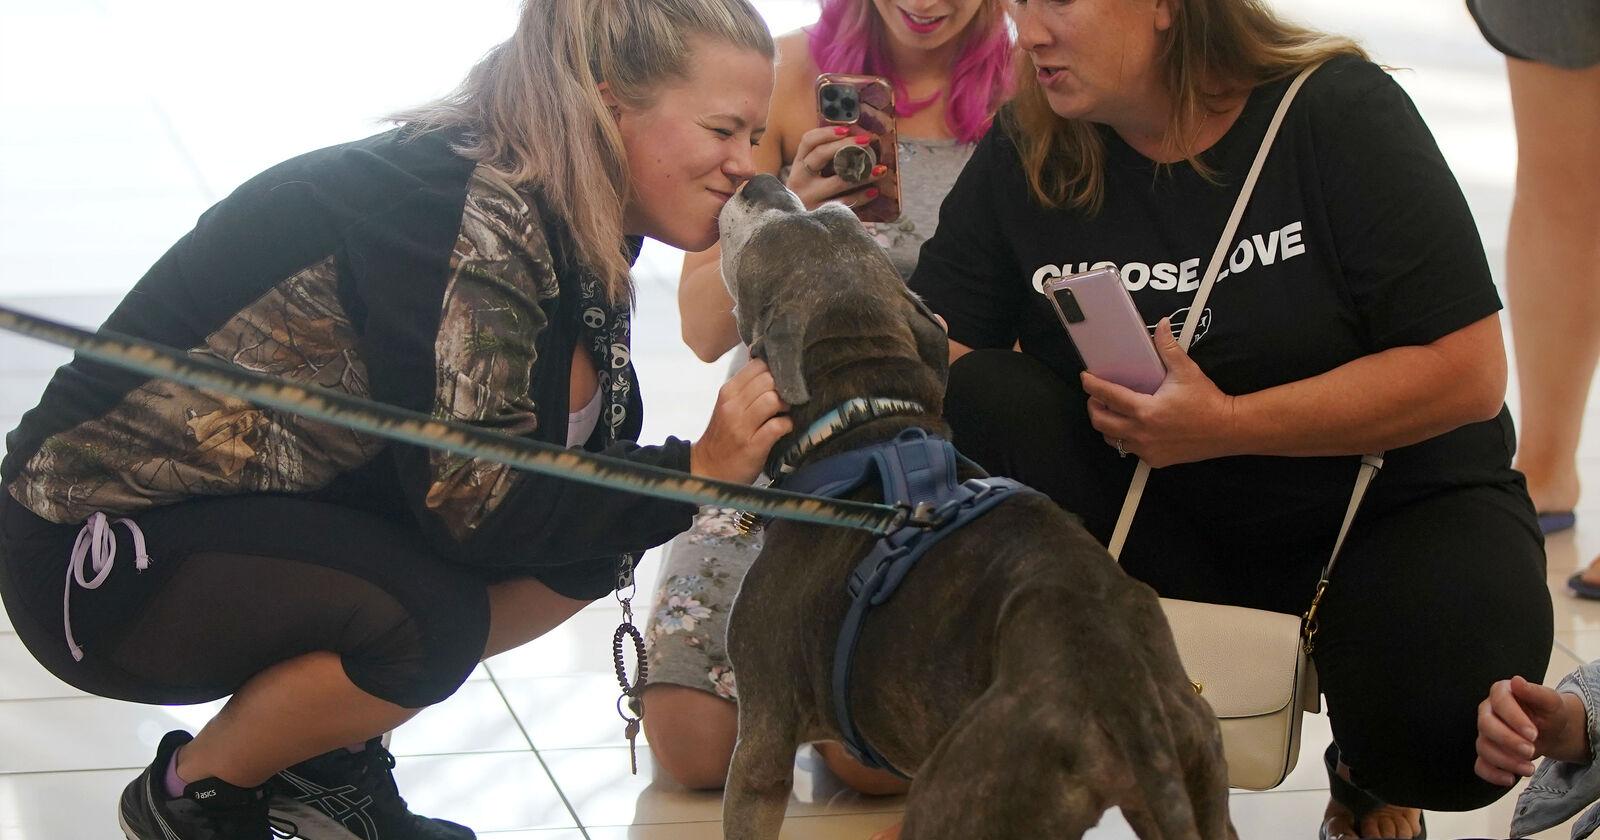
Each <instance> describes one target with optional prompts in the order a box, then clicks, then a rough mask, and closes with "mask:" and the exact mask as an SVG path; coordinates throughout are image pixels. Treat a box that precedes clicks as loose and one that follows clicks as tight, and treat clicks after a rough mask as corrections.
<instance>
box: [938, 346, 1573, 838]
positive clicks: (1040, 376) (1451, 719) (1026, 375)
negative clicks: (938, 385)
mask: <svg viewBox="0 0 1600 840" xmlns="http://www.w3.org/2000/svg"><path fill="white" fill-rule="evenodd" d="M945 405H946V409H945V413H946V415H947V419H948V420H949V422H950V425H951V428H952V430H953V433H954V437H955V443H956V445H957V446H958V447H959V448H960V449H961V451H962V452H963V453H964V454H966V455H967V456H968V457H970V458H972V459H973V460H975V461H977V462H978V463H980V464H982V465H983V466H984V467H985V468H987V469H989V470H990V471H991V472H994V473H996V474H999V475H1008V476H1012V477H1014V478H1016V479H1018V480H1020V481H1023V482H1025V483H1027V484H1029V485H1031V486H1033V487H1034V488H1036V489H1038V490H1040V491H1042V492H1044V493H1047V494H1049V495H1050V497H1051V498H1053V499H1055V501H1056V502H1057V503H1058V504H1060V505H1061V506H1062V507H1064V508H1066V509H1067V510H1070V511H1072V512H1074V513H1077V514H1078V515H1079V516H1081V517H1082V518H1083V520H1084V524H1085V525H1086V526H1087V527H1088V528H1089V530H1090V532H1091V533H1093V534H1094V535H1095V536H1096V537H1097V538H1098V539H1100V540H1101V541H1102V542H1105V541H1107V540H1108V539H1109V537H1110V534H1111V529H1112V527H1113V525H1114V524H1115V522H1116V517H1117V514H1118V512H1119V511H1120V509H1121V506H1122V500H1123V497H1124V495H1126V493H1127V489H1128V483H1129V480H1130V478H1131V477H1132V473H1133V468H1134V466H1135V459H1133V458H1127V459H1122V458H1119V457H1117V453H1116V450H1114V449H1112V448H1111V447H1110V446H1107V445H1106V443H1105V441H1104V439H1103V438H1102V436H1101V435H1100V434H1099V433H1098V432H1096V431H1094V429H1093V428H1092V427H1091V426H1090V425H1089V422H1088V415H1087V409H1086V407H1085V405H1084V403H1083V400H1082V397H1081V396H1079V395H1078V394H1077V393H1076V392H1074V391H1070V390H1069V389H1068V387H1067V385H1066V383H1064V382H1062V381H1061V380H1060V378H1059V377H1057V376H1056V375H1055V374H1054V373H1053V372H1051V371H1050V370H1049V369H1048V368H1046V367H1045V366H1044V365H1043V364H1041V363H1039V362H1038V361H1036V360H1034V359H1033V358H1032V357H1029V356H1026V355H1024V354H1021V353H1012V352H1002V351H976V352H973V353H971V354H969V355H967V356H964V357H963V358H962V359H961V360H960V361H958V362H957V363H956V364H955V365H954V366H953V367H952V368H951V371H950V388H949V392H948V394H947V396H946V400H945ZM1352 474H1353V470H1352ZM1380 481H1381V477H1380ZM1159 485H1160V483H1159V482H1158V481H1155V480H1153V481H1152V482H1151V489H1150V490H1149V491H1147V493H1146V495H1145V498H1144V500H1143V502H1142V504H1141V506H1140V509H1139V514H1138V517H1137V518H1136V519H1135V521H1134V525H1133V528H1132V530H1131V531H1130V533H1129V537H1128V542H1127V544H1126V546H1125V547H1124V550H1123V554H1122V563H1123V567H1124V568H1125V569H1126V570H1127V571H1128V572H1129V574H1131V575H1133V576H1134V577H1136V578H1138V579H1140V580H1142V581H1144V582H1146V583H1148V584H1150V586H1151V587H1153V588H1154V589H1155V590H1156V591H1157V592H1159V593H1160V594H1161V595H1163V596H1166V597H1171V598H1181V599H1185V600H1194V601H1204V602H1208V603H1225V604H1236V605H1240V606H1248V607H1253V608H1257V609H1267V610H1273V611H1276V612H1284V613H1292V614H1300V613H1303V612H1305V610H1306V608H1307V606H1309V604H1310V601H1311V596H1312V593H1313V591H1314V590H1315V588H1316V582H1317V579H1318V575H1319V573H1320V570H1321V567H1322V565H1323V564H1324V563H1325V562H1326V561H1327V556H1328V553H1329V552H1330V551H1331V549H1332V547H1333V545H1332V538H1333V535H1332V534H1331V533H1328V532H1327V529H1326V528H1325V527H1322V525H1323V523H1320V522H1319V523H1317V524H1316V525H1314V526H1313V525H1308V524H1305V523H1296V522H1294V521H1292V520H1289V521H1282V522H1278V523H1275V524H1274V526H1273V527H1271V528H1268V529H1254V530H1253V532H1252V533H1251V535H1250V537H1249V539H1248V544H1247V545H1244V544H1243V540H1242V539H1234V538H1230V539H1228V540H1225V541H1222V542H1223V543H1224V544H1219V541H1218V540H1216V539H1214V537H1215V534H1214V533H1209V532H1208V529H1207V527H1206V525H1205V523H1194V522H1192V521H1190V520H1189V519H1188V518H1187V517H1186V516H1185V515H1184V509H1183V507H1184V500H1183V499H1182V498H1174V497H1172V496H1171V495H1170V494H1166V495H1164V494H1163V492H1162V489H1161V487H1160V486H1159ZM1345 501H1347V498H1346V499H1343V500H1340V501H1339V502H1338V508H1339V510H1340V511H1341V512H1342V510H1343V507H1344V502H1345ZM1335 527H1336V525H1335ZM1308 533H1310V534H1314V536H1315V539H1307V538H1306V535H1307V534H1308ZM1544 568H1545V557H1544V545H1543V540H1542V538H1541V537H1540V535H1539V531H1538V526H1537V523H1536V520H1535V518H1534V513H1533V506H1532V504H1531V503H1530V502H1529V501H1528V499H1527V493H1526V490H1525V489H1524V488H1523V487H1522V485H1521V484H1520V483H1516V482H1508V484H1507V485H1506V486H1475V487H1463V488H1459V489H1449V490H1444V491H1439V492H1433V493H1428V494H1417V495H1416V496H1414V497H1412V498H1407V499H1405V500H1403V501H1401V502H1396V501H1394V500H1392V499H1390V500H1381V499H1380V500H1379V501H1378V502H1377V503H1376V504H1374V503H1373V502H1372V498H1371V497H1370V496H1369V502H1368V503H1365V504H1364V505H1363V508H1362V512H1361V514H1360V515H1359V516H1358V517H1357V520H1356V522H1355V524H1354V526H1353V527H1352V529H1351V533H1350V537H1349V540H1348V542H1347V543H1346V545H1345V549H1344V551H1343V552H1342V553H1341V554H1340V558H1339V564H1338V566H1337V567H1336V570H1335V572H1334V576H1333V579H1332V582H1331V584H1330V586H1329V589H1328V593H1327V595H1326V597H1325V598H1324V600H1323V606H1322V609H1321V612H1320V616H1319V617H1320V632H1319V634H1318V636H1317V647H1316V651H1315V654H1314V658H1315V660H1316V666H1317V675H1318V678H1319V681H1320V684H1321V688H1322V691H1323V694H1324V695H1325V697H1326V700H1327V707H1328V716H1329V719H1330V722H1331V723H1332V726H1333V735H1334V741H1335V742H1336V743H1337V744H1338V745H1339V751H1340V754H1341V756H1342V757H1343V759H1344V761H1345V763H1347V764H1348V765H1350V768H1351V772H1352V778H1353V780H1354V781H1355V783H1356V784H1357V785H1359V786H1360V787H1362V788H1365V789H1366V790H1368V791H1370V792H1371V793H1372V794H1373V795H1375V796H1377V797H1378V798H1380V799H1382V800H1384V801H1386V802H1393V803H1396V804H1399V805H1407V806H1412V807H1420V808H1427V809H1432V810H1441V811H1464V810H1472V809H1475V808H1480V807H1482V806H1484V805H1486V804H1488V803H1490V802H1492V801H1494V800H1495V799H1497V798H1499V797H1500V796H1501V795H1503V794H1504V793H1505V789H1504V788H1499V787H1495V786H1492V785H1490V784H1488V783H1487V782H1484V781H1482V780H1480V779H1478V778H1477V776H1476V775H1474V774H1473V772H1472V765H1473V761H1474V758H1475V757H1476V751H1475V748H1474V741H1475V739H1476V737H1477V723H1476V710H1477V705H1478V703H1479V702H1480V701H1481V700H1482V699H1483V698H1484V697H1485V696H1487V694H1488V691H1489V686H1490V685H1491V684H1492V683H1493V682H1494V681H1496V680H1500V679H1506V678H1509V677H1511V676H1512V675H1515V674H1521V675H1523V676H1525V677H1528V678H1529V679H1532V680H1535V681H1538V680H1540V679H1542V678H1543V677H1544V674H1545V669H1546V667H1547V666H1548V664H1549V657H1550V647H1551V643H1552V640H1553V635H1554V631H1553V618H1552V614H1551V605H1550V595H1549V590H1548V589H1546V587H1545V581H1544Z"/></svg>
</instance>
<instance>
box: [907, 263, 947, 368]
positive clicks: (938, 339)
mask: <svg viewBox="0 0 1600 840" xmlns="http://www.w3.org/2000/svg"><path fill="white" fill-rule="evenodd" d="M900 288H901V291H902V292H904V294H905V299H906V300H907V301H908V302H909V303H910V304H911V306H910V308H909V309H908V311H907V314H906V321H907V322H909V323H910V324H911V334H912V336H914V337H915V338H916V340H917V355H918V356H921V357H922V361H924V362H926V363H927V365H928V367H931V368H933V370H934V373H937V374H938V375H939V382H940V384H945V383H946V382H947V380H948V379H949V375H950V336H949V335H947V334H946V333H945V331H944V327H941V326H939V321H938V320H937V319H935V318H934V317H933V310H932V309H929V308H928V304H926V303H924V302H923V301H922V298H920V297H918V296H917V293H916V292H913V291H911V290H910V289H907V288H906V287H904V286H901V287H900Z"/></svg>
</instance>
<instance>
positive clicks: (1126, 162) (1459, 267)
mask: <svg viewBox="0 0 1600 840" xmlns="http://www.w3.org/2000/svg"><path fill="white" fill-rule="evenodd" d="M1288 85H1289V81H1288V80H1283V81H1280V82H1276V83H1271V84H1267V85H1263V86H1260V87H1258V88H1256V89H1255V90H1254V91H1252V93H1251V94H1250V97H1249V100H1248V101H1247V103H1246V104H1245V107H1244V110H1243V112H1242V113H1241V115H1240V116H1239V118H1238V120H1237V121H1236V122H1235V124H1234V125H1233V126H1232V128H1230V129H1229V131H1228V132H1227V133H1226V134H1225V135H1224V136H1223V137H1222V139H1221V140H1220V141H1218V142H1217V143H1216V144H1215V145H1214V146H1213V147H1212V148H1211V149H1209V150H1207V151H1206V152H1205V153H1204V155H1203V158H1202V159H1203V161H1204V162H1205V163H1206V164H1207V165H1209V166H1210V167H1212V169H1213V178H1214V179H1215V182H1212V181H1207V180H1206V179H1205V178H1203V177H1202V176H1201V175H1200V174H1199V173H1197V172H1196V171H1195V170H1194V168H1193V167H1192V166H1190V165H1189V164H1187V163H1178V164H1174V165H1171V166H1168V167H1159V166H1157V165H1156V164H1155V163H1153V162H1152V161H1150V160H1149V159H1148V158H1145V157H1144V156H1142V155H1140V154H1139V153H1138V152H1136V151H1134V150H1133V149H1132V148H1131V147H1129V146H1128V145H1127V144H1126V143H1125V142H1123V141H1122V139H1121V138H1120V137H1119V136H1118V135H1117V134H1116V133H1115V132H1114V131H1111V130H1110V129H1107V128H1104V127H1102V129H1101V134H1102V136H1103V138H1104V140H1105V146H1106V164H1105V203H1104V207H1103V208H1102V209H1101V210H1100V212H1099V213H1098V214H1095V215H1090V214H1087V213H1085V212H1083V211H1080V210H1076V209H1072V208H1069V207H1064V208H1057V209H1045V208H1043V207H1041V206H1040V205H1039V204H1038V203H1037V202H1036V200H1035V199H1034V197H1033V195H1032V193H1031V192H1030V190H1029V187H1028V183H1027V180H1026V177H1025V175H1024V172H1023V168H1022V164H1021V160H1020V158H1019V156H1018V151H1017V148H1016V146H1015V144H1014V142H1013V141H1012V139H1011V135H1010V134H1009V133H1008V131H1009V129H1008V126H1009V125H1010V121H1009V120H1008V119H1007V118H1006V115H1004V114H1003V115H1002V117H1001V119H998V120H996V123H995V127H994V128H993V129H992V130H991V131H990V132H989V134H988V136H986V137H985V138H984V139H983V141H982V142H981V143H980V144H979V146H978V148H977V150H976V151H975V153H974V154H973V157H972V161H971V162H970V163H969V164H968V165H967V168H966V169H965V171H963V172H962V174H961V177H960V178H959V179H958V180H957V182H956V185H955V187H954V188H953V189H952V190H951V191H950V194H949V196H948V197H947V198H946V199H945V203H944V206H943V208H942V209H941V212H940V219H939V229H938V233H937V234H936V235H935V236H934V237H933V238H932V239H931V240H929V241H928V243H927V244H926V245H925V246H924V247H923V250H922V255H921V260H920V262H919V264H918V267H917V271H916V274H915V275H914V276H913V277H912V279H911V287H912V288H913V289H914V290H916V291H917V292H918V293H920V294H921V295H923V296H924V297H925V298H927V300H928V302H929V304H930V305H931V306H932V308H933V309H934V311H936V312H939V313H940V314H941V315H943V316H944V317H945V318H946V319H947V320H948V321H949V324H950V337H951V339H952V340H954V341H957V342H960V343H962V344H965V345H967V346H969V347H973V348H1009V347H1011V346H1013V344H1014V343H1016V342H1019V341H1020V343H1021V347H1022V351H1023V352H1025V353H1029V354H1031V355H1033V356H1035V357H1037V358H1039V359H1040V360H1041V361H1043V362H1044V363H1045V364H1046V365H1048V366H1049V367H1050V368H1051V369H1053V370H1054V371H1055V372H1057V373H1058V374H1060V376H1061V378H1062V379H1063V380H1064V381H1065V382H1066V383H1067V386H1068V387H1069V388H1071V389H1073V390H1074V391H1077V392H1078V393H1080V394H1081V393H1082V390H1081V386H1080V384H1079V380H1078V373H1079V371H1081V370H1082V363H1081V362H1080V361H1079V359H1078V356H1077V354H1076V352H1075V351H1074V349H1073V347H1072V344H1071V342H1070V340H1069V339H1068V337H1067V334H1066V331H1065V330H1064V329H1063V328H1062V326H1061V323H1060V322H1059V320H1058V319H1057V318H1056V316H1055V314H1054V312H1053V311H1052V309H1051V307H1050V305H1049V302H1048V301H1047V300H1046V298H1045V297H1044V295H1043V294H1041V293H1040V291H1039V289H1040V284H1042V283H1043V282H1044V281H1046V280H1048V279H1050V278H1052V277H1057V276H1060V275H1063V274H1071V273H1075V272H1080V271H1086V270H1089V269H1090V268H1092V267H1096V266H1103V265H1115V266H1117V267H1118V268H1119V269H1120V270H1121V272H1122V277H1123V281H1124V283H1125V284H1126V285H1127V286H1128V288H1129V290H1130V291H1131V292H1132V294H1133V299H1134V301H1135V303H1136V304H1137V306H1138V308H1139V310H1140V313H1141V314H1142V315H1143V316H1144V319H1145V322H1146V323H1147V324H1149V325H1151V327H1152V328H1153V327H1154V325H1155V323H1156V321H1157V320H1158V319H1160V318H1161V317H1163V316H1170V317H1171V318H1172V321H1173V323H1174V329H1175V330H1176V329H1177V328H1178V327H1180V326H1181V325H1182V324H1183V321H1184V319H1185V318H1186V317H1187V316H1188V314H1189V313H1188V308H1187V307H1188V306H1189V304H1190V302H1191V301H1192V300H1193V298H1194V294H1195V290H1196V289H1197V288H1198V287H1199V284H1200V279H1201V276H1202V275H1203V273H1204V271H1205V268H1206V264H1207V263H1208V262H1209V261H1210V259H1211V255H1212V252H1213V251H1214V250H1215V249H1216V246H1217V241H1218V239H1219V238H1220V237H1221V235H1222V229H1223V227H1224V226H1225V224H1226V222H1227V218H1228V215H1229V213H1230V212H1231V210H1232V208H1233V204H1234V202H1235V200H1236V199H1237V197H1238V195H1239V188H1240V185H1241V184H1242V182H1243V180H1244V176H1245V174H1246V173H1247V172H1248V171H1249V167H1250V163H1251V161H1252V160H1253V159H1254V157H1255V154H1256V151H1257V150H1258V149H1259V147H1260V144H1261V140H1262V138H1263V137H1264V136H1265V133H1266V127H1267V124H1268V122H1269V121H1270V120H1271V118H1272V114H1273V112H1274V111H1275V110H1276V108H1277V106H1278V103H1279V102H1280V101H1281V100H1282V98H1283V94H1284V92H1285V91H1286V90H1287V88H1288ZM1206 308H1207V311H1206V312H1205V313H1203V317H1202V320H1201V322H1200V327H1199V329H1198V331H1197V333H1196V340H1195V343H1194V344H1193V346H1192V348H1191V351H1190V352H1191V355H1192V357H1193V358H1194V360H1195V361H1196V363H1197V364H1199V366H1200V367H1201V368H1202V369H1203V370H1204V371H1205V372H1206V374H1207V375H1209V376H1210V377H1211V378H1212V380H1213V381H1214V382H1215V383H1216V384H1217V386H1218V387H1219V388H1221V389H1222V390H1223V391H1224V392H1226V393H1229V394H1247V393H1251V392H1255V391H1259V390H1262V389H1265V388H1270V387H1273V386H1276V385H1281V384H1284V383H1287V382H1294V381H1297V380H1301V379H1306V378H1308V377H1312V376H1316V375H1319V374H1322V373H1326V372H1327V371H1329V370H1332V369H1334V368H1336V367H1338V366H1340V365H1342V364H1345V363H1346V362H1349V361H1351V360H1353V359H1356V358H1358V357H1361V356H1364V355H1369V354H1372V353H1376V352H1379V351H1382V350H1385V349H1387V348H1391V347H1399V346H1405V345H1420V344H1427V343H1430V342H1432V341H1434V340H1436V339H1438V338H1440V337H1442V336H1444V335H1446V334H1448V333H1451V332H1453V331H1455V330H1458V329H1461V328H1462V327H1465V326H1468V325H1470V324H1472V323H1474V322H1476V321H1478V320H1480V319H1482V318H1484V317H1486V316H1489V315H1491V314H1493V313H1495V312H1497V311H1498V310H1499V309H1500V300H1499V296H1498V295H1497V294H1496V292H1495V289H1494V285H1493V283H1492V280H1491V278H1490V274H1489V268H1488V265H1487V263H1486V261H1485V259H1484V254H1483V246H1482V243H1481V242H1480V240H1479V237H1478V232H1477V228H1476V227H1475V226H1474V224H1473V220H1472V216H1471V213H1470V212H1469V210H1468V208H1467V205H1466V201H1465V199H1464V198H1463V197H1462V194H1461V190H1460V187H1459V186H1458V185H1457V183H1456V181H1455V178H1454V177H1453V176H1452V175H1451V173H1450V170H1449V168H1448V167H1447V165H1446V164H1445V161H1444V158H1443V156H1442V155H1441V154H1440V153H1439V149H1438V146H1437V144H1436V143H1435V142H1434V140H1433V137H1432V135H1431V134H1430V133H1429V132H1428V129H1427V127H1426V126H1425V125H1424V124H1423V121H1422V118H1421V116H1420V115H1419V114H1418V113H1417V110H1416V108H1415V106H1413V104H1412V103H1411V100H1410V99H1409V97H1407V96H1406V94H1405V92H1404V91H1403V90H1401V88H1400V87H1399V85H1397V84H1396V83H1395V82H1394V81H1393V80H1392V79H1390V78H1389V76H1388V74H1386V73H1385V72H1384V71H1383V70H1382V69H1380V68H1379V67H1377V66H1376V65H1374V64H1372V63H1370V62H1367V61H1364V60H1361V59H1358V58H1355V57H1342V58H1338V59H1334V60H1332V61H1330V62H1329V63H1328V64H1326V65H1325V66H1323V67H1322V68H1321V69H1319V70H1318V71H1317V72H1316V73H1314V74H1313V75H1312V76H1311V78H1309V79H1308V80H1307V82H1306V84H1305V86H1304V88H1303V89H1302V90H1301V91H1300V93H1299V95H1298V96H1297V98H1296V100H1295V102H1294V103H1293V104H1292V106H1291V107H1290V109H1289V112H1288V114H1287V116H1286V118H1285V121H1284V123H1283V126H1282V128H1281V130H1280V133H1279V135H1278V137H1277V139H1276V141H1275V143H1274V147H1273V150H1272V152H1271V154H1270V156H1269V157H1268V158H1267V161H1266V163H1265V168H1264V169H1263V170H1262V173H1261V178H1260V181H1259V182H1258V183H1257V185H1256V189H1255V192H1254V194H1253V195H1252V197H1251V199H1250V203H1249V206H1248V207H1247V209H1246V210H1245V213H1244V217H1243V219H1242V221H1241V223H1240V226H1239V230H1238V232H1237V234H1236V236H1235V241H1234V244H1233V246H1232V248H1231V249H1230V251H1229V255H1228V258H1227V260H1226V262H1225V264H1224V266H1223V271H1222V273H1221V274H1220V275H1219V279H1218V281H1217V283H1216V286H1215V287H1214V289H1213V291H1212V294H1211V298H1210V300H1209V301H1208V303H1207V307H1206ZM1085 399H1086V397H1085ZM1040 434H1041V435H1043V436H1048V435H1049V434H1050V431H1049V430H1047V429H1041V430H1040ZM1512 450H1513V435H1512V429H1511V421H1510V416H1509V414H1508V413H1507V412H1506V411H1505V410H1504V409H1502V411H1501V413H1500V416H1499V417H1498V418H1497V419H1495V420H1491V421H1488V422H1483V423H1473V424H1470V425H1467V426H1464V427H1462V428H1459V429H1457V430H1455V431H1453V432H1450V433H1447V434H1444V435H1441V436H1439V437H1436V438H1433V439H1431V440H1428V441H1425V442H1423V443H1420V444H1417V445H1414V446H1409V447H1405V448H1403V449H1400V450H1396V451H1393V452H1390V453H1388V455H1387V457H1386V460H1387V465H1386V468H1385V469H1384V471H1383V473H1382V474H1381V475H1380V477H1379V479H1378V481H1377V482H1376V483H1375V485H1374V488H1373V493H1372V495H1371V496H1369V500H1370V501H1369V502H1367V503H1366V504H1367V506H1368V508H1371V507H1373V506H1382V505H1385V504H1394V503H1397V502H1399V501H1401V500H1403V499H1406V498H1415V497H1416V496H1417V495H1418V494H1423V493H1428V492H1433V491H1435V490H1437V489H1441V488H1446V487H1451V486H1460V485H1470V484H1484V483H1501V482H1508V481H1513V480H1515V478H1516V474H1515V473H1514V472H1512V471H1511V470H1510V458H1511V453H1512ZM1356 463H1357V461H1356V459H1355V458H1350V457H1345V458H1281V457H1264V456H1243V457H1232V458H1222V459H1216V460H1213V461H1207V462H1201V463H1196V464H1186V465H1180V466H1174V467H1169V468H1166V469H1163V470H1158V471H1157V472H1156V473H1155V474H1154V475H1153V478H1152V482H1153V484H1152V486H1155V483H1156V482H1159V483H1161V484H1164V485H1166V489H1168V490H1172V491H1176V493H1177V494H1178V497H1181V498H1184V499H1188V500H1192V501H1193V506H1192V508H1191V510H1192V512H1193V514H1194V515H1195V516H1196V518H1197V519H1198V518H1204V519H1209V520H1210V521H1212V522H1214V523H1216V524H1217V525H1219V526H1222V525H1227V524H1232V525H1234V526H1238V527H1240V528H1245V527H1256V526H1259V525H1263V524H1267V523H1270V522H1275V521H1276V522H1286V521H1288V520H1285V519H1283V517H1285V516H1291V517H1292V516H1295V515H1297V514H1300V513H1305V512H1310V511H1317V512H1319V513H1326V512H1328V511H1330V510H1338V509H1342V507H1343V505H1344V503H1345V502H1346V501H1347V500H1348V498H1349V494H1350V490H1351V487H1352V486H1353V481H1354V477H1355V473H1356Z"/></svg>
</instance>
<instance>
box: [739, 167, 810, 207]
mask: <svg viewBox="0 0 1600 840" xmlns="http://www.w3.org/2000/svg"><path fill="white" fill-rule="evenodd" d="M736 200H738V201H742V202H744V203H745V204H748V205H750V206H751V207H753V208H754V209H756V210H804V209H805V205H803V204H801V203H800V199H799V197H797V196H796V195H795V194H794V193H792V192H789V189H788V187H785V186H784V185H783V182H782V181H780V180H778V179H777V178H776V177H774V176H772V175H769V174H766V173H762V174H760V175H757V176H756V177H754V178H751V179H750V181H749V182H748V183H746V184H745V185H744V189H742V190H740V191H739V195H738V197H737V199H736Z"/></svg>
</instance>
